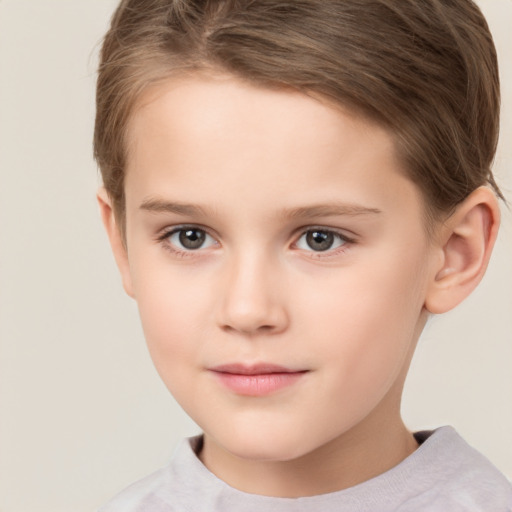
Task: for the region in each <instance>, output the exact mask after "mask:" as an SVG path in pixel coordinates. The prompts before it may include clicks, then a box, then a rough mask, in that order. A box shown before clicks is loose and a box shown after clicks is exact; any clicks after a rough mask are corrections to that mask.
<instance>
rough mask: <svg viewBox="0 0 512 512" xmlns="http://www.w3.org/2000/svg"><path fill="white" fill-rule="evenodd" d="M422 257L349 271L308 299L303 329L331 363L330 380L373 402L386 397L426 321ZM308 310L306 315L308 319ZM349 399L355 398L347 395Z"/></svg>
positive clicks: (390, 261)
mask: <svg viewBox="0 0 512 512" xmlns="http://www.w3.org/2000/svg"><path fill="white" fill-rule="evenodd" d="M420 261H421V258H418V260H413V261H412V262H410V263H409V265H408V266H407V265H404V262H402V261H398V260H397V259H396V258H389V259H387V260H381V261H380V262H373V263H372V264H371V265H366V266H361V267H360V268H357V269H356V268H351V269H344V271H343V272H340V273H338V274H337V275H336V276H335V277H331V278H330V279H329V280H328V281H327V282H326V283H324V285H323V286H319V287H317V288H316V290H317V291H316V292H315V291H313V292H311V291H310V293H309V294H306V293H298V294H297V296H300V297H303V298H304V302H303V306H302V308H303V311H304V314H303V315H302V318H304V319H306V318H309V319H311V323H310V324H309V325H307V324H306V320H304V324H303V325H302V330H303V331H307V332H308V333H309V336H310V337H314V338H315V340H316V351H317V353H319V354H320V353H321V354H322V355H323V359H324V360H327V361H330V366H331V368H332V373H331V374H330V378H332V379H336V380H338V382H341V381H342V382H341V385H347V386H349V387H350V388H352V389H357V390H358V392H357V397H356V396H355V395H352V396H354V397H355V398H357V399H358V400H359V399H360V398H361V396H362V395H367V396H368V397H369V398H370V399H372V396H373V395H374V394H378V395H380V394H384V393H385V392H386V391H387V389H389V386H391V384H392V383H393V382H394V381H395V379H396V378H397V376H398V375H399V373H400V372H401V370H402V368H404V365H405V364H408V360H409V356H410V352H411V349H412V345H413V344H414V342H415V339H416V335H417V332H418V326H419V324H420V323H422V321H423V320H422V318H423V315H422V305H423V294H422V291H423V287H422V286H421V283H420V284H417V283H418V275H422V274H421V270H422V268H423V267H422V265H421V264H418V262H420ZM306 312H307V315H306ZM346 396H347V397H350V396H351V395H350V394H347V395H346Z"/></svg>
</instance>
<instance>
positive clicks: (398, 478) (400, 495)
mask: <svg viewBox="0 0 512 512" xmlns="http://www.w3.org/2000/svg"><path fill="white" fill-rule="evenodd" d="M415 436H416V438H417V440H418V441H419V442H420V443H421V445H420V446H419V448H418V449H417V450H416V451H415V452H414V453H413V454H411V455H410V456H409V457H407V458H406V459H405V460H403V461H402V462H401V463H400V464H398V465H397V466H395V467H394V468H392V469H391V470H389V471H387V472H385V473H383V474H381V475H379V476H377V477H375V478H372V479H371V480H368V481H366V482H363V483H361V484H359V485H356V486H354V487H351V488H349V489H344V490H342V491H337V492H332V493H328V494H321V495H318V496H312V497H305V498H271V497H266V496H260V495H255V494H248V493H245V492H241V491H238V490H236V489H234V488H232V487H230V486H229V485H228V484H226V483H225V482H223V481H222V480H220V479H218V478H217V477H216V476H215V475H213V474H212V473H211V472H210V471H208V469H206V467H205V466H204V465H203V464H202V463H201V461H200V460H199V459H198V457H197V456H196V454H195V449H196V447H197V446H198V444H199V443H200V442H201V439H200V437H194V438H190V439H187V440H184V441H183V442H182V444H181V445H180V446H179V447H178V449H177V450H176V452H175V454H174V456H173V457H172V460H171V462H170V463H169V465H168V466H166V467H164V468H162V469H160V470H159V471H157V472H155V473H153V474H152V475H150V476H148V477H146V478H144V479H142V480H140V481H139V482H136V483H135V484H133V485H131V486H130V487H128V488H127V489H125V490H124V491H122V492H121V493H120V494H118V495H117V496H116V497H115V498H114V499H113V500H112V501H110V502H109V503H108V504H107V505H105V506H104V507H103V508H101V509H100V512H267V511H268V512H312V511H315V512H317V511H318V512H426V511H428V512H477V511H478V512H511V511H512V485H511V483H510V482H509V481H508V480H507V479H506V478H505V477H504V476H503V475H502V474H501V473H500V472H499V471H498V470H497V469H496V468H495V467H494V466H493V465H492V464H491V463H490V462H489V461H488V460H487V459H486V458H485V457H484V456H483V455H481V454H480V453H478V452H477V451H476V450H475V449H473V448H472V447H470V446H469V445H468V444H467V443H466V442H465V441H464V440H463V439H462V438H461V437H460V436H459V435H458V434H457V432H455V430H454V429H453V428H452V427H441V428H439V429H437V430H434V431H431V432H430V431H429V432H418V433H417V434H415Z"/></svg>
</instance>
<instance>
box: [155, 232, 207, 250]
mask: <svg viewBox="0 0 512 512" xmlns="http://www.w3.org/2000/svg"><path fill="white" fill-rule="evenodd" d="M165 238H166V239H167V240H168V242H169V243H170V244H171V245H172V246H174V247H176V249H177V250H182V251H196V250H198V249H205V248H207V247H210V246H212V245H215V243H216V242H215V240H214V239H213V238H212V237H211V236H210V235H208V234H207V233H206V232H205V231H204V230H203V229H200V228H196V227H183V228H179V229H175V230H173V231H172V232H171V233H169V234H168V235H166V236H165Z"/></svg>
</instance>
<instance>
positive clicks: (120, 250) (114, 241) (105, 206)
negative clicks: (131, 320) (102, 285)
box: [96, 187, 135, 298]
mask: <svg viewBox="0 0 512 512" xmlns="http://www.w3.org/2000/svg"><path fill="white" fill-rule="evenodd" d="M96 198H97V200H98V205H99V207H100V214H101V219H102V221H103V225H104V226H105V231H106V232H107V236H108V238H109V241H110V246H111V248H112V253H113V254H114V259H115V261H116V264H117V267H118V268H119V272H120V273H121V279H122V282H123V288H124V290H125V291H126V293H127V294H128V295H129V296H130V297H133V298H135V295H134V293H133V286H132V280H131V273H130V264H129V261H128V252H127V249H126V246H125V243H124V240H123V237H122V235H121V232H120V230H119V226H118V224H117V222H116V218H115V215H114V210H113V208H112V201H111V200H110V197H109V196H108V193H107V191H106V190H105V188H104V187H101V188H100V189H99V190H98V193H97V195H96Z"/></svg>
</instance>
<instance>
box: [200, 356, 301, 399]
mask: <svg viewBox="0 0 512 512" xmlns="http://www.w3.org/2000/svg"><path fill="white" fill-rule="evenodd" d="M209 371H210V372H212V373H213V374H214V376H215V377H216V379H217V380H218V381H219V382H220V383H221V384H222V385H223V386H225V387H226V388H228V389H229V390H230V391H232V392H234V393H235V394H237V395H244V396H265V395H270V394H273V393H276V392H278V391H280V390H282V389H284V388H287V387H289V386H292V385H294V384H296V383H298V382H299V381H300V380H301V379H302V378H303V377H304V375H305V374H307V373H308V371H309V370H296V369H291V368H287V367H283V366H278V365H274V364H268V363H261V364H255V365H244V364H238V363H235V364H226V365H220V366H215V367H213V368H210V369H209Z"/></svg>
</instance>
